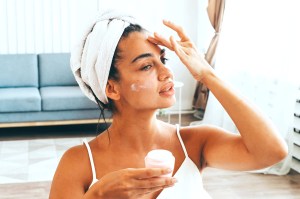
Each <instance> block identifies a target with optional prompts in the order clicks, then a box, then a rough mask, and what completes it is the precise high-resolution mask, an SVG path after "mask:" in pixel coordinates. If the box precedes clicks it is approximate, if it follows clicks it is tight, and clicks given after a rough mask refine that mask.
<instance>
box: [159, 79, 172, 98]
mask: <svg viewBox="0 0 300 199" xmlns="http://www.w3.org/2000/svg"><path fill="white" fill-rule="evenodd" d="M174 93H175V90H174V83H173V82H168V83H166V84H165V85H164V86H163V87H162V88H161V89H160V91H159V94H160V95H163V96H172V95H174Z"/></svg>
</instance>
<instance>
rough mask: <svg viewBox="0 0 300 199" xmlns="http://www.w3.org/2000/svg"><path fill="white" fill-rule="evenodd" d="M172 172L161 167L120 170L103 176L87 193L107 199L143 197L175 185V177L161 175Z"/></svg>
mask: <svg viewBox="0 0 300 199" xmlns="http://www.w3.org/2000/svg"><path fill="white" fill-rule="evenodd" d="M170 172H171V170H169V169H161V168H139V169H131V168H130V169H122V170H118V171H115V172H111V173H109V174H106V175H105V176H103V177H102V178H101V180H99V181H98V182H97V183H95V184H94V185H93V186H92V187H91V188H90V189H89V191H88V192H87V193H86V195H93V197H92V198H105V199H114V198H116V199H120V198H122V199H126V198H141V197H143V196H145V195H147V194H151V193H153V192H156V191H159V190H161V189H164V188H167V187H171V186H173V185H174V184H175V183H176V182H177V180H176V179H175V178H173V177H160V176H161V175H164V174H168V173H170Z"/></svg>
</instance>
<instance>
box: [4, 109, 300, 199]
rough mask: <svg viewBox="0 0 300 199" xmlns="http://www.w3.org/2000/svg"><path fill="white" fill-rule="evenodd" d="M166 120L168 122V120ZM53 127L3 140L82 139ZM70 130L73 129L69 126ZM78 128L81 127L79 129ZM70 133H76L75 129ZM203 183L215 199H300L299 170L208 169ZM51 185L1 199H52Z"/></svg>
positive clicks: (28, 186) (11, 189)
mask: <svg viewBox="0 0 300 199" xmlns="http://www.w3.org/2000/svg"><path fill="white" fill-rule="evenodd" d="M176 118H177V116H175V115H174V116H172V118H171V120H172V121H171V122H172V123H178V121H177V119H176ZM162 119H163V120H165V119H166V118H162ZM195 120H197V119H196V118H193V116H192V115H191V114H189V115H183V118H182V125H183V126H186V125H188V124H189V123H190V122H192V121H195ZM53 128H54V127H51V128H49V129H50V130H48V131H47V133H46V134H45V135H41V134H40V133H39V134H35V133H33V134H31V135H29V134H28V133H24V134H18V133H14V131H15V132H19V129H11V130H10V131H9V132H8V131H7V132H8V134H7V135H2V137H0V139H1V140H15V139H24V138H26V139H28V138H32V139H36V138H40V137H51V136H52V137H71V136H78V134H77V133H76V134H65V135H62V134H61V133H62V131H64V132H65V131H66V129H61V130H60V131H59V132H57V133H53V131H55V128H54V129H53ZM66 128H67V129H69V127H66ZM70 128H71V127H70ZM83 128H85V127H83ZM87 128H90V129H89V130H90V132H91V135H92V134H93V132H94V126H92V127H87ZM76 129H78V128H77V127H76ZM2 130H3V129H2ZM28 131H30V132H31V131H32V129H30V128H29V130H28ZM45 131H46V130H45ZM45 131H43V132H45ZM70 131H72V128H71V130H70ZM23 132H24V131H23ZM32 132H33V131H32ZM203 183H204V187H205V189H206V190H207V191H208V193H209V194H210V195H211V196H212V198H214V199H235V198H241V199H250V198H251V199H252V198H255V199H260V198H261V199H269V198H270V199H271V198H272V199H297V198H299V199H300V174H299V173H296V172H295V171H291V172H290V173H289V174H288V175H285V176H274V175H264V174H253V173H247V172H230V171H223V170H218V169H212V168H208V169H205V170H204V172H203ZM50 186H51V182H50V181H46V182H30V183H14V184H0V199H19V198H20V199H21V198H22V199H27V198H28V199H46V198H48V194H49V190H50ZM62 188H63V187H62Z"/></svg>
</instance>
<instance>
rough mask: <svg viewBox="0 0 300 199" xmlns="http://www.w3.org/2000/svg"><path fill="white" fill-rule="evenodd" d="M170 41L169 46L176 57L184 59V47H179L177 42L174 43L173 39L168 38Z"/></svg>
mask: <svg viewBox="0 0 300 199" xmlns="http://www.w3.org/2000/svg"><path fill="white" fill-rule="evenodd" d="M170 41H171V45H172V47H173V48H174V51H175V53H176V54H177V56H178V57H179V58H180V59H181V58H182V57H184V56H185V55H186V53H185V51H184V47H181V46H179V45H178V44H177V41H175V39H174V37H173V36H171V37H170Z"/></svg>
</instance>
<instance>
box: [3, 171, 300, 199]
mask: <svg viewBox="0 0 300 199" xmlns="http://www.w3.org/2000/svg"><path fill="white" fill-rule="evenodd" d="M203 182H204V187H205V188H206V190H207V191H208V193H209V194H210V195H211V196H212V198H214V199H237V198H240V199H252V198H253V199H299V198H300V175H299V174H297V173H295V172H291V174H289V175H286V176H273V175H264V174H252V173H245V172H228V171H222V170H217V169H211V168H208V169H206V171H204V174H203ZM50 185H51V182H35V183H20V184H5V185H0V198H1V199H21V198H22V199H27V198H28V199H46V198H48V194H49V190H50Z"/></svg>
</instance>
